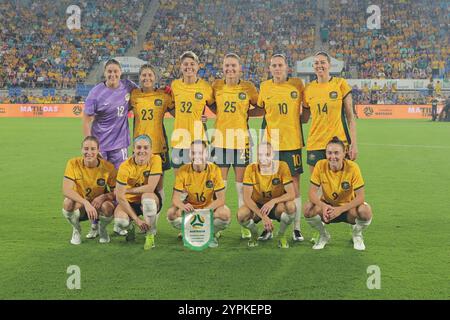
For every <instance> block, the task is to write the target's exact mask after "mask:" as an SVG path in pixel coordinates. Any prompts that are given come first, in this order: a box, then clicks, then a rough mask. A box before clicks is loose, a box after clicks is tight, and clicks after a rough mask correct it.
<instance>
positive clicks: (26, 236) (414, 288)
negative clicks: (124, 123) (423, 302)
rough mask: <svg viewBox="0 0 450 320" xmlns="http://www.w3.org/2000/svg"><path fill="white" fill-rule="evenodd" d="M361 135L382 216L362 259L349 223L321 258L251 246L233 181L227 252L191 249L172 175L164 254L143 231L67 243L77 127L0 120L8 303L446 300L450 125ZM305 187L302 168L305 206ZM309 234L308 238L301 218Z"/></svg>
mask: <svg viewBox="0 0 450 320" xmlns="http://www.w3.org/2000/svg"><path fill="white" fill-rule="evenodd" d="M251 124H252V126H253V127H256V126H258V125H259V120H252V123H251ZM167 126H168V127H170V126H171V122H170V121H168V123H167ZM307 132H308V126H307V127H306V128H305V133H307ZM358 136H359V151H360V155H359V159H358V162H359V164H360V166H361V169H362V173H363V176H364V179H365V181H366V200H367V201H368V202H369V203H370V204H371V205H372V207H373V210H374V219H373V223H372V225H371V226H370V227H369V228H368V230H367V231H366V232H365V243H366V246H367V250H366V251H365V252H357V251H355V250H354V249H353V247H352V244H351V242H350V227H349V226H348V225H346V224H338V225H332V226H329V227H328V230H329V231H330V233H331V236H332V239H331V242H330V244H329V245H327V247H326V248H325V249H324V250H321V251H319V252H317V251H313V250H312V249H311V244H310V243H309V242H308V241H305V242H304V243H301V244H292V243H291V248H290V249H289V250H280V249H278V248H277V246H276V241H275V240H272V241H268V242H267V243H263V244H261V245H260V246H259V247H257V248H254V249H252V250H249V249H248V248H247V245H246V244H247V243H246V241H243V240H240V232H239V230H240V229H239V225H238V224H237V222H236V218H235V213H236V209H237V197H236V193H235V188H234V184H233V183H230V184H229V185H230V187H229V189H228V192H227V204H228V205H229V207H230V208H231V209H232V212H233V214H234V216H233V220H232V224H231V227H230V228H229V229H228V230H226V231H225V232H224V233H223V237H222V238H221V239H220V246H219V248H217V249H208V250H205V251H203V252H200V253H198V252H193V251H189V250H188V249H186V248H184V247H183V245H182V242H181V241H179V240H177V238H176V235H177V232H176V231H175V230H174V229H173V228H172V227H171V226H170V225H169V224H168V223H167V220H166V213H165V210H166V209H167V208H168V204H169V201H170V197H171V187H172V182H173V173H172V171H170V172H169V173H168V175H167V176H166V181H165V193H166V202H165V204H164V208H163V211H162V216H161V219H160V223H159V231H158V235H157V238H156V244H157V247H156V248H155V249H154V250H152V251H150V252H144V250H143V236H142V235H138V238H137V241H136V242H135V243H126V242H125V239H124V238H120V237H112V242H111V243H110V244H109V245H100V244H98V243H97V241H96V240H91V241H89V240H85V239H83V241H84V242H83V244H82V245H80V246H72V245H70V244H69V240H70V236H71V227H70V226H69V224H68V223H67V222H66V221H65V220H64V219H63V217H62V215H61V204H62V194H61V184H62V177H63V172H64V168H65V165H66V161H67V160H68V159H69V158H71V157H74V156H78V155H79V154H80V140H81V121H80V120H79V119H0V150H1V164H2V165H1V166H0V180H1V184H0V200H1V202H0V203H1V205H0V218H1V219H0V221H1V222H0V235H1V239H2V240H1V254H0V266H1V272H0V299H432V298H433V299H448V298H449V297H450V296H449V292H450V283H449V281H448V280H449V278H448V271H449V266H450V256H449V251H448V249H449V247H448V245H449V243H450V242H449V240H450V239H449V229H448V221H449V215H450V200H449V199H450V194H449V184H450V170H449V169H448V160H449V158H450V139H449V138H450V125H449V124H448V123H431V122H430V121H425V120H421V121H418V120H405V121H402V120H359V121H358ZM303 160H304V162H305V154H304V155H303ZM306 171H308V170H306ZM233 179H234V178H233V176H232V175H231V176H230V177H229V179H228V180H229V181H230V182H232V181H233ZM308 181H309V172H306V173H305V174H304V175H303V176H302V184H301V188H302V190H301V193H302V198H303V201H305V200H306V199H307V188H308ZM82 226H83V238H84V236H85V234H86V233H87V231H88V224H87V223H83V225H82ZM276 227H278V226H276ZM260 228H261V226H260ZM108 229H109V231H111V232H112V225H110V226H109V227H108ZM302 229H303V232H304V235H305V237H306V239H307V240H309V239H310V237H311V236H312V230H311V228H310V227H309V226H308V225H307V224H306V222H305V221H304V220H302ZM70 265H77V266H79V267H80V269H81V290H69V289H68V288H67V287H66V280H67V278H68V276H69V275H68V274H67V272H66V271H67V267H68V266H70ZM371 265H376V266H378V267H379V268H380V270H381V289H379V290H376V289H375V290H369V289H368V288H367V285H366V282H367V279H368V277H369V274H368V273H367V268H368V267H369V266H371Z"/></svg>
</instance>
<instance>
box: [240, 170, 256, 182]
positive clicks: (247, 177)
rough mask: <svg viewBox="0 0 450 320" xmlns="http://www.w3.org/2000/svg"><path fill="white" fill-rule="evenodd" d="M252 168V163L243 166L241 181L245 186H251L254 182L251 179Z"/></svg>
mask: <svg viewBox="0 0 450 320" xmlns="http://www.w3.org/2000/svg"><path fill="white" fill-rule="evenodd" d="M252 173H253V170H252V165H248V166H247V168H245V172H244V180H243V181H242V183H243V184H244V185H246V186H253V185H254V184H255V182H254V181H253V174H252Z"/></svg>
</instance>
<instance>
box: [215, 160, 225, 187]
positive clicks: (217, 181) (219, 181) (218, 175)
mask: <svg viewBox="0 0 450 320" xmlns="http://www.w3.org/2000/svg"><path fill="white" fill-rule="evenodd" d="M213 182H214V191H215V192H218V191H222V190H224V189H225V184H224V182H223V179H222V171H220V168H219V167H218V166H216V165H214V180H213Z"/></svg>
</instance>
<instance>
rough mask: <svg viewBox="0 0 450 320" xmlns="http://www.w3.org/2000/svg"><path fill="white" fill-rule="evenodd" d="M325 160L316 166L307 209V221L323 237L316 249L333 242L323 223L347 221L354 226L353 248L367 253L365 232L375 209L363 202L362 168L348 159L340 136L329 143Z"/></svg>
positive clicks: (315, 246) (320, 237) (305, 207)
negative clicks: (320, 194) (330, 241)
mask: <svg viewBox="0 0 450 320" xmlns="http://www.w3.org/2000/svg"><path fill="white" fill-rule="evenodd" d="M326 157H327V158H326V159H323V160H320V161H319V162H317V163H316V165H315V166H314V171H313V173H312V175H311V185H310V188H309V202H307V203H306V204H305V206H304V214H305V218H306V221H307V222H308V224H309V225H310V226H311V227H312V228H314V229H316V230H317V231H319V234H320V236H319V239H318V241H317V242H316V243H315V244H314V246H313V249H316V250H318V249H323V248H324V247H325V245H326V244H327V243H328V242H329V240H330V234H329V233H328V232H327V231H326V229H325V226H324V223H325V224H329V223H337V222H346V223H350V224H352V225H353V229H352V230H353V232H352V240H353V247H354V248H355V249H356V250H365V248H366V247H365V245H364V240H363V236H362V231H363V230H364V229H366V228H367V227H368V226H369V225H370V223H371V222H372V209H371V207H370V206H369V204H368V203H367V202H365V201H364V200H365V193H364V180H363V177H362V175H361V171H360V169H359V166H358V164H357V163H356V162H353V161H351V160H348V159H345V144H344V143H343V142H342V141H341V140H340V139H339V138H338V137H333V139H332V140H331V141H329V142H328V144H327V146H326ZM319 188H322V196H321V197H320V196H319V195H318V191H319Z"/></svg>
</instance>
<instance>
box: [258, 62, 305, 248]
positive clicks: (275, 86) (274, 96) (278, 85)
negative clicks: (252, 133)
mask: <svg viewBox="0 0 450 320" xmlns="http://www.w3.org/2000/svg"><path fill="white" fill-rule="evenodd" d="M269 70H270V73H271V74H272V77H273V78H272V79H270V80H267V81H264V82H263V83H262V84H261V89H260V92H259V98H258V106H259V107H261V108H264V111H265V116H264V121H263V128H264V129H265V136H266V138H267V141H268V142H271V144H272V147H273V148H274V151H275V157H276V158H277V159H279V160H282V161H285V162H286V163H287V164H288V166H289V169H290V171H291V175H292V179H293V182H294V189H295V206H296V210H297V211H296V213H295V220H294V231H293V234H292V238H293V240H294V241H303V240H304V238H303V236H302V233H301V230H300V218H301V194H300V175H301V174H302V173H303V166H302V148H303V146H304V142H303V132H302V124H301V119H300V115H301V112H302V100H303V90H304V87H303V82H302V80H301V79H298V78H288V65H287V59H286V57H285V56H284V55H283V54H275V55H273V56H272V58H271V59H270V65H269ZM277 133H278V135H277ZM270 238H272V232H270V231H268V230H264V231H263V233H262V234H261V237H260V238H259V239H260V240H268V239H270Z"/></svg>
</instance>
